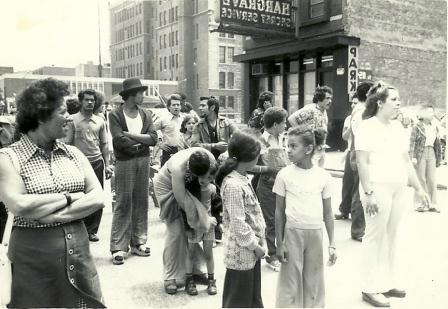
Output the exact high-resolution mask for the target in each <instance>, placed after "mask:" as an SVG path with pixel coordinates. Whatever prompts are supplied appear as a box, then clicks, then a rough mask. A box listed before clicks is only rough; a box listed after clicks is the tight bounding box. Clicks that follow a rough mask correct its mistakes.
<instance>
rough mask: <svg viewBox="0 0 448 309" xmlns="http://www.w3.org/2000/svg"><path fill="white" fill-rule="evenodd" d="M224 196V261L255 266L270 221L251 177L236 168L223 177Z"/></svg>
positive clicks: (236, 265)
mask: <svg viewBox="0 0 448 309" xmlns="http://www.w3.org/2000/svg"><path fill="white" fill-rule="evenodd" d="M221 196H222V204H223V225H224V229H225V231H226V233H224V244H225V247H224V264H225V265H226V267H227V268H229V269H235V270H249V269H252V268H254V266H255V263H256V261H257V257H256V256H255V252H254V249H255V248H256V246H257V245H258V243H259V240H260V238H264V237H265V236H264V235H265V234H264V233H265V228H266V224H265V222H264V219H263V214H262V212H261V208H260V203H259V202H258V199H257V196H256V194H255V192H254V189H253V188H252V185H251V184H250V181H249V178H248V177H247V176H243V175H241V174H239V173H238V172H236V171H232V172H231V173H230V174H229V175H227V176H226V177H225V178H224V180H223V183H222V186H221Z"/></svg>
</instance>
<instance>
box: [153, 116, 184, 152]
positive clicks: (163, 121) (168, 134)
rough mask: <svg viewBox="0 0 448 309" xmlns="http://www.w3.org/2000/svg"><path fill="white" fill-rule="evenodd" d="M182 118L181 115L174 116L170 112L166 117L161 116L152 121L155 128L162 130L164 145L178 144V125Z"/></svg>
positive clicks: (179, 125)
mask: <svg viewBox="0 0 448 309" xmlns="http://www.w3.org/2000/svg"><path fill="white" fill-rule="evenodd" d="M182 120H183V116H182V115H179V116H175V115H173V114H171V113H170V114H169V115H168V116H167V117H161V118H159V119H158V120H157V121H156V122H155V123H154V126H155V128H156V130H157V131H159V130H160V131H161V132H162V134H163V143H164V144H165V145H168V146H175V147H177V146H179V144H180V142H181V132H180V127H181V124H182Z"/></svg>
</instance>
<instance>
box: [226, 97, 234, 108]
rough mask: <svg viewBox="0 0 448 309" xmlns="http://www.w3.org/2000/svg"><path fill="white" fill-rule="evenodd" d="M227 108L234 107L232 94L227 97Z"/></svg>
mask: <svg viewBox="0 0 448 309" xmlns="http://www.w3.org/2000/svg"><path fill="white" fill-rule="evenodd" d="M227 108H229V109H234V108H235V97H234V96H228V97H227Z"/></svg>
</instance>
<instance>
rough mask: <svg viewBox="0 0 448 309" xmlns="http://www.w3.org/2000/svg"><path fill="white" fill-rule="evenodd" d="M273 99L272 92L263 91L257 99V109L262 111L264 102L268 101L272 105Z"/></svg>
mask: <svg viewBox="0 0 448 309" xmlns="http://www.w3.org/2000/svg"><path fill="white" fill-rule="evenodd" d="M273 98H274V93H273V92H272V91H263V92H262V93H260V95H259V97H258V104H257V108H261V109H263V110H264V102H266V101H269V102H271V103H272V101H273Z"/></svg>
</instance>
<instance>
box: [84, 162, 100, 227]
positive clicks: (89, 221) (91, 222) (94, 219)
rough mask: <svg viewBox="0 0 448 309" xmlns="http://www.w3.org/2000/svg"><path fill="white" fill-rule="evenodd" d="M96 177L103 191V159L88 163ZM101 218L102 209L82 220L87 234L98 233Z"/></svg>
mask: <svg viewBox="0 0 448 309" xmlns="http://www.w3.org/2000/svg"><path fill="white" fill-rule="evenodd" d="M90 165H92V168H93V171H94V172H95V175H96V177H97V178H98V180H99V181H100V184H101V187H102V188H103V189H104V161H103V159H100V160H97V161H94V162H90ZM102 216H103V209H99V210H97V211H95V212H94V213H92V214H90V215H88V216H87V217H85V218H84V224H85V225H86V229H87V233H88V234H96V233H98V228H99V227H100V222H101V217H102Z"/></svg>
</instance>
